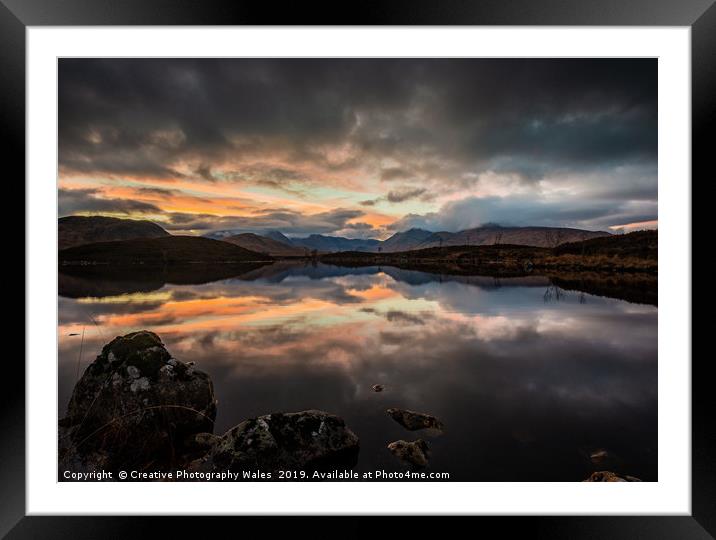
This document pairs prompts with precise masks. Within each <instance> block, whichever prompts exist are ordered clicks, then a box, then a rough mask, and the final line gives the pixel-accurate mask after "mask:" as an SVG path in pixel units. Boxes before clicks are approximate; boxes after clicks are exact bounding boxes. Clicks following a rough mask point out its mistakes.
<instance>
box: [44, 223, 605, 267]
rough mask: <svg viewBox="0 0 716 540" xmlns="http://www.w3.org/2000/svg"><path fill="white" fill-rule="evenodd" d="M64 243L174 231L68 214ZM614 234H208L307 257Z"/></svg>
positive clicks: (482, 230) (525, 230)
mask: <svg viewBox="0 0 716 540" xmlns="http://www.w3.org/2000/svg"><path fill="white" fill-rule="evenodd" d="M58 231H59V248H60V249H65V248H68V247H72V246H79V245H83V244H91V243H96V242H107V241H116V240H134V239H152V238H162V237H166V236H172V235H170V233H168V232H167V231H165V230H164V229H163V228H162V227H160V226H159V225H157V224H155V223H152V222H150V221H140V220H131V219H118V218H109V217H101V216H92V217H84V216H69V217H63V218H60V219H59V220H58ZM606 236H611V235H610V233H608V232H604V231H587V230H582V229H571V228H564V227H502V226H499V225H485V226H482V227H476V228H473V229H466V230H463V231H458V232H447V231H440V232H431V231H426V230H424V229H418V228H413V229H409V230H407V231H402V232H397V233H395V234H394V235H393V236H391V237H390V238H388V239H386V240H382V241H381V240H375V239H357V238H344V237H341V236H329V235H322V234H312V235H310V236H306V237H301V238H296V237H293V238H290V237H288V236H286V235H285V234H283V233H281V232H280V231H276V230H273V231H266V232H265V233H263V234H257V233H248V232H243V233H241V232H240V233H238V234H237V233H236V231H214V232H211V233H209V234H207V235H205V238H208V239H212V240H221V241H223V242H227V243H230V244H234V245H235V246H238V247H241V248H244V249H246V250H249V251H252V252H254V253H258V254H265V255H271V256H274V257H305V256H310V255H312V254H313V253H314V252H315V253H319V254H320V253H335V252H341V251H363V252H369V253H381V252H382V253H396V252H400V251H410V250H415V249H424V248H431V247H449V246H482V245H495V244H509V245H519V246H534V247H556V246H559V245H562V244H566V243H570V242H581V241H583V240H589V239H592V238H600V237H606Z"/></svg>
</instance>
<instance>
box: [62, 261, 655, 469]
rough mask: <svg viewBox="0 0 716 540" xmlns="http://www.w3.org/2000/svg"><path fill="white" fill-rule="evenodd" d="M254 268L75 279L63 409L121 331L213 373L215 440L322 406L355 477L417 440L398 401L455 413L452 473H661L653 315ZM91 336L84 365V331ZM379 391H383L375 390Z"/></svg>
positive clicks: (448, 443) (471, 288)
mask: <svg viewBox="0 0 716 540" xmlns="http://www.w3.org/2000/svg"><path fill="white" fill-rule="evenodd" d="M240 270H241V271H240V272H238V273H235V274H233V277H231V278H229V279H221V280H219V281H212V282H209V283H197V281H199V280H198V279H197V278H196V277H194V278H193V284H192V279H191V275H184V276H181V277H182V279H181V280H177V277H176V276H171V275H159V276H154V279H153V281H151V287H150V286H144V287H142V286H141V283H142V280H141V279H136V280H134V281H132V280H131V279H127V276H123V278H122V279H123V283H124V288H122V285H121V284H120V285H118V280H112V279H111V278H103V276H101V275H95V276H87V275H72V276H64V278H65V280H66V281H65V283H64V285H63V281H62V280H63V276H62V275H61V277H60V280H61V281H60V292H61V294H64V295H63V296H61V297H60V299H59V318H60V320H59V330H58V331H59V350H60V396H59V399H60V404H59V405H60V410H61V411H63V410H64V408H65V405H66V402H67V399H68V398H69V394H70V392H71V390H72V386H73V384H74V382H75V380H76V370H77V365H78V361H79V362H80V363H81V368H82V369H83V368H84V366H85V365H86V364H87V363H89V362H90V361H91V360H92V359H93V358H94V357H95V356H96V354H97V353H98V352H99V350H100V348H101V346H102V345H103V344H104V343H106V342H107V341H108V340H109V339H111V338H112V337H114V336H116V335H120V334H125V333H128V332H131V331H135V330H139V329H149V330H152V331H154V332H157V333H158V334H159V335H160V336H161V338H162V339H163V341H164V342H165V344H166V345H167V348H168V349H169V351H170V352H172V353H173V354H174V356H176V357H177V358H180V359H182V360H185V361H189V360H193V361H195V362H196V363H197V364H198V366H199V367H200V368H201V369H203V370H204V371H207V372H208V373H209V374H210V375H211V377H212V379H213V380H214V384H215V388H216V394H217V396H218V398H219V413H218V417H217V431H218V432H223V431H224V430H226V429H228V428H229V427H231V426H233V425H235V424H237V423H238V422H240V421H241V420H243V419H245V418H248V417H251V416H256V415H261V414H266V413H269V412H273V411H278V410H284V411H295V410H302V409H308V408H319V409H324V410H327V411H330V412H332V413H335V414H338V415H340V416H343V417H344V418H345V419H346V422H347V424H348V425H349V426H350V427H351V428H352V429H353V430H354V431H355V432H356V433H357V434H358V435H359V437H360V438H361V452H360V456H359V463H358V466H357V470H359V471H362V470H374V469H376V468H384V469H386V470H397V469H400V468H401V467H400V465H399V463H398V462H397V461H395V458H394V457H393V456H391V455H390V453H389V451H388V450H387V449H386V448H385V447H386V445H387V443H388V442H391V441H393V440H397V439H400V438H403V439H408V440H412V439H413V438H416V437H413V435H415V434H413V433H408V432H406V431H404V430H403V429H402V428H401V427H400V426H399V425H397V424H395V422H393V421H392V420H391V419H390V418H388V417H387V416H386V414H385V409H386V408H388V407H393V406H396V407H402V408H409V409H415V410H420V411H425V412H429V413H431V414H434V415H436V416H438V417H439V418H441V419H442V420H443V421H444V423H445V424H446V426H447V430H446V433H445V434H444V435H443V436H442V437H438V438H435V439H431V441H430V442H431V445H432V447H433V458H432V460H431V464H430V468H431V469H432V470H435V471H447V472H450V473H451V475H452V476H451V480H471V481H481V480H493V481H501V480H502V481H516V480H581V479H582V478H585V477H586V476H588V474H589V473H590V472H591V471H592V470H594V465H593V464H592V463H590V461H589V459H588V456H589V455H590V453H591V452H592V451H593V450H595V449H608V450H609V452H610V454H611V455H614V456H619V463H618V464H616V465H615V466H617V467H621V468H623V469H624V471H625V472H627V473H628V474H632V475H634V476H638V477H641V478H643V479H645V480H655V479H656V463H657V461H656V457H657V453H656V420H657V417H656V410H657V408H656V404H657V385H656V380H657V379H656V375H657V370H656V368H657V339H656V337H657V308H656V307H655V306H652V305H645V304H632V303H628V302H626V301H622V300H616V299H609V298H605V297H602V296H596V295H591V294H588V293H586V292H584V291H581V292H580V291H577V290H568V288H566V287H565V288H563V287H561V286H559V285H558V284H557V283H556V280H555V279H550V278H547V277H538V276H527V277H522V278H503V279H500V278H494V277H484V276H451V275H436V274H428V273H424V272H419V271H415V270H403V269H397V268H394V267H384V268H378V267H364V268H359V269H355V268H353V269H351V268H341V267H336V266H328V265H322V264H318V265H310V264H308V265H296V264H289V263H278V264H274V265H270V266H265V267H261V268H242V269H240ZM172 279H173V280H174V281H172ZM147 281H148V280H145V281H144V283H145V284H146V283H147ZM177 282H178V283H183V284H178V283H177ZM68 283H69V285H68ZM127 283H131V286H127ZM549 291H551V292H549ZM548 292H549V296H550V301H547V300H546V296H547V295H548ZM83 293H84V294H83ZM83 328H85V337H84V343H83V345H82V347H83V352H82V358H81V360H80V359H79V353H80V350H79V349H80V341H79V338H78V337H77V336H72V337H70V336H69V334H72V333H81V332H82V329H83ZM376 383H381V384H385V385H386V390H385V391H384V392H381V393H375V392H372V391H371V386H372V385H373V384H376ZM585 456H586V457H585Z"/></svg>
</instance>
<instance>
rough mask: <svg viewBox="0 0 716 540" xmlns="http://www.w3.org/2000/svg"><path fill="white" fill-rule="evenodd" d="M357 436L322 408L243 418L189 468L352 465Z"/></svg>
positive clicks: (268, 470)
mask: <svg viewBox="0 0 716 540" xmlns="http://www.w3.org/2000/svg"><path fill="white" fill-rule="evenodd" d="M358 448H359V444H358V437H357V436H356V435H355V433H353V432H352V431H351V430H350V429H348V428H347V427H346V425H345V422H344V421H343V419H342V418H340V417H338V416H335V415H333V414H329V413H326V412H323V411H317V410H309V411H302V412H295V413H274V414H267V415H265V416H259V417H258V418H252V419H249V420H245V421H244V422H242V423H241V424H239V425H238V426H236V427H234V428H232V429H230V430H229V431H227V432H226V433H225V434H224V436H223V437H221V438H220V439H218V440H217V441H216V442H215V444H214V445H213V448H212V449H211V450H210V451H209V452H208V453H207V455H206V456H204V457H203V458H201V459H199V460H196V461H195V462H194V463H192V465H191V466H190V470H192V471H201V472H216V471H225V470H230V471H232V472H240V471H256V470H258V471H261V472H263V473H273V474H276V473H277V472H278V471H279V470H285V471H325V470H331V469H333V468H335V467H349V468H350V467H352V466H353V465H355V463H356V459H357V456H358Z"/></svg>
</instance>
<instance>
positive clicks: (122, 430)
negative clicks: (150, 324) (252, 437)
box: [59, 331, 216, 471]
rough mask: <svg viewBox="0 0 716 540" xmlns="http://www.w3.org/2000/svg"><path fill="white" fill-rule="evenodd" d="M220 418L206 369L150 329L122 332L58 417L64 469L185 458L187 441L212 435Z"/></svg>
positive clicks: (165, 463) (131, 466) (163, 463)
mask: <svg viewBox="0 0 716 540" xmlns="http://www.w3.org/2000/svg"><path fill="white" fill-rule="evenodd" d="M215 417H216V399H215V397H214V389H213V385H212V382H211V379H210V378H209V376H208V375H207V374H206V373H204V372H202V371H199V370H197V369H195V368H194V367H193V365H192V364H191V363H188V364H187V363H184V362H180V361H179V360H176V359H175V358H172V356H171V354H169V352H168V351H167V350H166V348H165V347H164V344H163V343H162V341H161V340H160V339H159V337H158V336H157V335H156V334H154V333H152V332H147V331H141V332H134V333H131V334H127V335H125V336H121V337H117V338H115V339H114V340H112V341H111V342H110V343H109V344H107V345H105V346H104V348H103V349H102V352H101V354H100V355H99V356H97V358H96V360H95V361H94V362H92V363H91V364H90V365H89V366H88V367H87V369H86V370H85V372H84V374H83V375H82V378H81V379H80V380H79V382H78V383H77V384H76V386H75V388H74V391H73V393H72V397H71V398H70V402H69V405H68V407H67V415H66V417H65V418H63V419H62V420H60V445H59V446H60V464H61V468H62V467H63V466H64V467H65V468H68V469H70V470H77V469H80V470H81V469H90V470H91V469H96V468H100V467H101V468H103V469H105V470H110V471H112V470H118V469H140V468H142V467H149V466H151V467H152V468H153V469H161V468H164V467H169V466H173V465H177V464H181V463H182V462H186V455H185V454H186V452H187V451H191V447H190V446H188V445H187V441H190V440H192V438H193V437H194V436H195V435H196V434H197V433H211V432H212V431H213V428H214V419H215ZM182 460H184V461H182Z"/></svg>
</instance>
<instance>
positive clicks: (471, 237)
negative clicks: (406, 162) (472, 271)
mask: <svg viewBox="0 0 716 540" xmlns="http://www.w3.org/2000/svg"><path fill="white" fill-rule="evenodd" d="M415 231H420V233H421V234H416V232H415ZM426 232H428V231H421V230H420V229H411V230H410V231H408V232H407V233H397V234H396V235H393V236H392V237H390V238H389V239H388V240H386V241H385V242H384V244H390V243H391V242H392V241H393V239H394V238H395V237H397V236H399V235H401V237H400V240H401V242H400V244H399V246H400V248H401V249H392V248H385V247H384V249H383V251H388V252H392V251H407V250H413V249H423V248H430V247H449V246H488V245H498V244H507V245H513V246H533V247H555V246H558V245H561V244H564V243H567V242H580V241H583V240H587V239H590V238H600V237H605V236H611V235H610V234H609V233H608V232H605V231H587V230H582V229H571V228H567V227H501V226H499V225H488V226H484V227H476V228H474V229H466V230H464V231H458V232H455V233H451V232H446V231H442V232H436V233H432V234H430V235H428V236H426V235H424V234H422V233H426ZM408 233H411V235H410V237H409V238H408V237H406V236H404V235H407V234H408ZM421 237H423V238H422V240H420V238H421ZM406 240H407V241H406ZM411 241H412V245H411Z"/></svg>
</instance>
